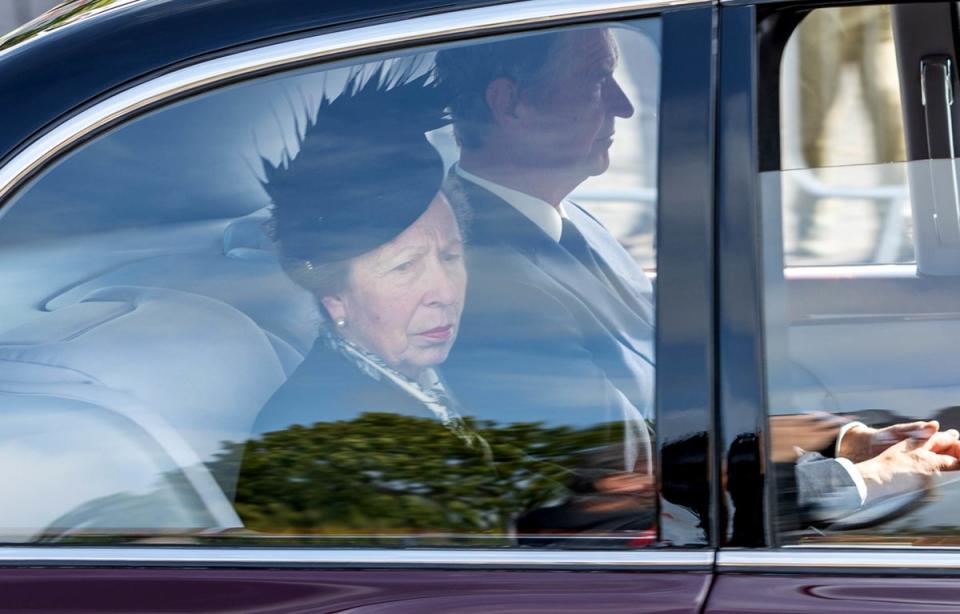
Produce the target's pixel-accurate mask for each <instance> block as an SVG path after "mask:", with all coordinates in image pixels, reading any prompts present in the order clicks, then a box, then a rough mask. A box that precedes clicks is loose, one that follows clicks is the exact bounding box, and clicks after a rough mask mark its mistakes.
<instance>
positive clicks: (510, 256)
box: [437, 28, 654, 472]
mask: <svg viewBox="0 0 960 614" xmlns="http://www.w3.org/2000/svg"><path fill="white" fill-rule="evenodd" d="M616 64H617V48H616V46H615V44H614V41H613V38H612V36H611V35H610V33H609V31H608V30H606V29H602V28H591V29H580V30H572V31H565V32H561V33H557V34H545V35H539V36H533V37H525V38H522V39H514V40H508V41H504V42H496V43H490V44H486V45H478V46H472V47H463V48H458V49H451V50H448V51H444V52H441V53H440V54H438V58H437V68H438V75H439V79H440V82H441V86H442V87H445V88H446V89H447V91H448V92H450V95H451V99H450V110H451V113H452V115H453V119H454V125H455V130H456V133H457V138H458V141H459V143H460V144H461V156H460V161H459V163H458V165H457V167H456V168H455V169H454V171H453V172H452V173H451V177H450V179H449V181H448V185H447V192H448V194H450V195H451V197H452V198H458V197H459V198H465V199H466V201H467V202H468V203H469V205H470V208H471V210H472V215H473V218H472V220H471V224H470V227H469V231H468V234H469V236H468V242H469V245H470V253H469V257H468V277H469V283H468V296H467V299H466V303H465V305H466V307H465V311H464V315H463V321H462V324H461V330H460V335H459V337H458V341H457V345H456V346H454V350H453V353H452V354H451V356H450V359H449V360H448V362H447V363H446V365H445V367H444V368H445V372H446V373H447V375H448V377H449V379H450V381H451V383H452V388H453V389H454V390H456V391H457V392H458V394H459V395H460V397H461V400H462V401H463V402H464V404H465V405H466V406H467V407H469V408H471V409H472V410H473V411H475V412H477V413H478V414H480V415H483V416H484V417H486V416H490V415H493V414H496V413H497V412H501V411H504V410H506V411H508V414H509V416H508V417H509V420H510V421H524V420H525V421H547V422H552V423H555V424H562V425H592V424H597V423H607V424H610V425H616V427H615V428H617V429H619V428H621V426H622V427H623V429H624V433H623V435H620V434H616V433H611V440H612V441H613V440H614V439H616V438H622V443H623V445H622V446H621V449H622V450H623V463H622V466H623V469H624V470H625V471H634V470H635V469H636V468H637V462H638V460H640V459H644V461H645V464H644V467H642V468H641V469H642V470H643V471H644V472H647V471H648V470H649V467H647V466H646V461H648V460H649V458H650V451H649V437H648V435H647V429H646V423H645V419H652V417H653V406H652V396H653V395H652V391H653V364H654V355H653V303H652V289H651V285H650V282H649V280H647V278H646V276H645V275H644V273H643V271H642V270H641V269H640V268H639V266H637V264H636V263H635V262H634V260H633V259H632V258H631V257H630V256H629V255H628V254H627V252H626V251H625V250H624V249H623V248H622V247H621V246H620V245H619V243H618V242H617V241H616V240H615V239H614V238H613V237H612V236H610V235H609V233H607V231H606V230H605V229H604V228H603V227H602V226H601V225H600V224H599V223H598V222H597V221H596V220H595V219H594V218H592V217H591V216H590V215H589V214H588V213H587V212H586V211H584V210H583V209H581V208H580V207H578V206H577V205H575V204H573V203H571V202H569V201H568V200H566V197H567V195H568V194H569V193H570V192H571V191H572V190H573V189H574V188H576V187H577V186H578V185H579V184H580V183H582V182H583V181H584V180H585V179H587V178H588V177H590V176H593V175H599V174H601V173H603V172H604V171H606V170H607V167H608V166H609V163H610V161H609V148H610V145H611V143H612V142H613V138H614V134H615V120H616V119H617V118H626V117H630V116H631V115H632V114H633V111H634V110H633V106H632V105H631V104H630V102H629V100H627V97H626V95H625V94H624V92H623V90H622V89H621V88H620V85H619V84H618V83H617V81H616V79H614V77H613V71H614V68H615V67H616ZM617 443H620V442H617Z"/></svg>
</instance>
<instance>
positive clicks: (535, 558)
mask: <svg viewBox="0 0 960 614" xmlns="http://www.w3.org/2000/svg"><path fill="white" fill-rule="evenodd" d="M713 558H714V553H713V551H710V550H659V549H657V550H627V551H596V550H592V551H591V550H567V551H556V550H526V549H507V548H504V549H488V550H481V549H474V550H463V549H422V550H421V549H406V550H404V549H361V548H356V549H347V548H331V549H322V548H309V547H301V548H275V547H274V548H249V547H244V548H228V547H217V546H210V547H192V546H191V547H176V546H151V547H142V546H131V547H112V548H107V547H75V546H61V547H50V546H15V547H5V548H4V547H0V567H4V566H5V567H11V566H31V567H36V566H44V567H57V566H111V565H113V566H116V565H121V566H176V567H191V566H199V567H283V566H298V567H338V568H343V567H363V568H381V567H414V568H417V567H420V568H444V569H451V568H467V569H571V570H601V569H633V570H647V571H703V572H709V571H711V570H712V566H713Z"/></svg>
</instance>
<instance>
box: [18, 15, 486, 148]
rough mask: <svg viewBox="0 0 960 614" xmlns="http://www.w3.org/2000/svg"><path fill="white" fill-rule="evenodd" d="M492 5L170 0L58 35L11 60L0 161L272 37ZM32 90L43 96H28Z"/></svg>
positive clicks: (25, 47) (27, 46)
mask: <svg viewBox="0 0 960 614" xmlns="http://www.w3.org/2000/svg"><path fill="white" fill-rule="evenodd" d="M486 4H492V2H490V1H489V0H486V1H485V0H458V1H456V2H451V1H450V0H364V1H363V2H353V1H350V0H345V1H341V0H324V1H323V2H316V1H313V0H286V1H284V2H276V1H274V0H203V1H202V2H198V1H196V0H167V1H164V2H139V3H134V4H132V5H129V6H125V7H120V8H117V9H114V10H111V11H107V12H105V13H104V14H103V15H100V16H98V17H96V18H93V19H87V20H82V21H77V22H75V23H73V24H71V25H69V26H67V27H63V28H60V29H53V30H50V31H49V32H46V33H45V34H44V36H38V37H34V38H33V39H31V40H29V41H27V42H26V43H22V44H20V45H18V46H16V47H13V48H11V49H10V50H8V51H6V52H4V55H3V56H2V61H0V83H2V84H3V87H0V109H3V112H4V115H5V117H8V118H12V117H15V118H16V121H4V122H0V160H4V159H5V158H6V157H7V156H8V155H9V154H10V153H11V152H12V151H13V150H14V148H16V147H17V146H18V145H19V144H21V143H22V142H23V141H24V140H25V139H27V138H28V137H30V136H31V135H32V134H35V133H37V132H39V131H41V130H42V129H43V128H44V127H45V126H47V125H48V124H50V123H51V122H52V121H54V120H56V119H57V118H59V117H62V116H63V115H64V114H67V113H69V112H70V111H71V110H72V109H75V108H76V107H77V106H78V105H82V104H84V103H86V102H87V101H89V100H91V99H94V98H97V97H99V96H101V95H102V94H104V93H106V92H110V91H111V90H114V89H115V88H119V87H122V86H123V85H124V84H127V83H129V82H130V81H134V80H138V79H141V78H142V77H144V76H145V75H149V74H152V73H156V72H157V71H162V70H165V69H169V68H170V67H172V66H175V65H178V64H182V63H184V62H188V61H191V60H195V59H197V58H200V57H203V56H208V55H212V54H217V53H222V52H224V51H225V50H227V49H231V48H235V47H238V46H243V45H249V44H252V43H262V42H264V41H266V40H268V39H273V38H279V37H289V36H295V35H302V34H304V33H316V31H317V30H321V29H325V28H328V29H332V28H337V27H341V28H342V27H347V26H355V25H357V24H359V23H361V22H375V21H387V20H396V19H401V18H409V17H413V16H415V15H424V14H428V13H436V12H442V11H445V10H451V9H453V8H466V7H471V6H482V5H486ZM24 92H42V95H39V96H27V97H25V96H24Z"/></svg>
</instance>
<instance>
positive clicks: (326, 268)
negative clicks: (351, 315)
mask: <svg viewBox="0 0 960 614" xmlns="http://www.w3.org/2000/svg"><path fill="white" fill-rule="evenodd" d="M443 195H444V196H445V197H446V198H447V202H449V203H450V208H451V209H452V210H453V215H454V218H455V219H456V220H457V227H458V229H459V230H460V236H461V237H462V238H463V240H464V242H467V241H468V235H469V228H470V220H471V218H472V212H471V211H470V207H469V205H468V204H467V201H466V198H465V197H464V196H463V194H462V193H461V191H460V189H459V188H458V187H456V186H454V185H447V186H445V188H444V190H443ZM277 248H278V250H279V251H280V255H281V258H280V262H281V265H282V266H283V270H284V272H285V273H286V274H287V276H288V277H290V279H292V280H293V281H294V282H296V283H297V285H299V286H300V287H302V288H305V289H306V290H308V291H309V292H310V293H311V294H312V295H313V296H314V299H315V300H316V301H317V306H318V307H320V311H321V313H322V315H323V317H324V318H325V319H326V320H329V316H328V314H327V313H326V310H325V309H324V308H323V303H322V302H321V299H323V298H324V297H327V296H335V295H337V294H340V293H341V292H343V291H345V290H347V288H348V287H349V284H350V263H351V262H353V258H349V259H347V260H335V261H333V262H324V263H320V264H313V263H312V262H310V261H308V260H301V259H298V258H291V257H288V256H285V255H284V250H283V242H282V241H279V242H278V245H277Z"/></svg>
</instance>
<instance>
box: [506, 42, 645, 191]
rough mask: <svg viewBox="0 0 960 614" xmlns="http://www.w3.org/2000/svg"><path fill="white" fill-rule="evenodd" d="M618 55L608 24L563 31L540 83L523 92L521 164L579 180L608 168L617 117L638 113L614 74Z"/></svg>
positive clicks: (518, 128) (519, 123)
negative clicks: (601, 27)
mask: <svg viewBox="0 0 960 614" xmlns="http://www.w3.org/2000/svg"><path fill="white" fill-rule="evenodd" d="M617 59H618V57H617V47H616V44H615V43H614V40H613V37H612V36H611V35H610V33H609V32H608V31H607V30H605V29H599V28H595V29H589V30H578V31H575V32H569V33H566V34H563V35H562V38H561V39H560V40H558V41H557V42H556V44H555V46H554V49H553V52H552V54H551V57H550V59H549V60H548V62H547V65H546V66H545V67H544V70H543V73H542V77H541V79H540V81H539V83H537V84H536V85H531V86H529V87H527V88H526V89H525V90H523V91H521V92H520V94H519V102H518V105H517V118H518V121H517V123H516V124H515V126H516V129H515V130H514V134H513V136H514V137H516V143H517V149H516V150H515V151H516V153H517V154H518V155H517V157H516V160H517V161H518V162H519V163H520V164H523V165H526V166H529V167H541V168H546V169H550V170H554V171H560V172H562V173H564V175H565V176H567V177H568V178H570V179H571V181H575V182H576V183H580V182H581V181H583V180H584V179H586V178H587V177H591V176H594V175H599V174H601V173H603V172H604V171H606V170H607V167H608V166H609V165H610V156H609V149H610V145H611V144H612V143H613V136H614V119H615V118H617V117H630V116H631V115H633V105H631V104H630V101H629V100H627V97H626V95H625V94H624V92H623V90H622V89H621V88H620V84H619V83H617V81H616V80H615V79H614V78H613V70H614V68H616V65H617ZM531 170H534V169H531Z"/></svg>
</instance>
